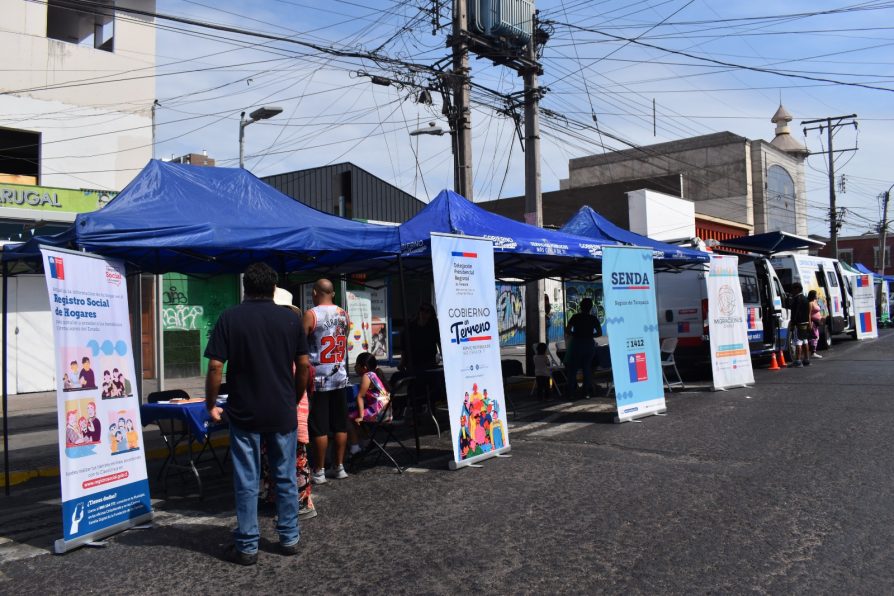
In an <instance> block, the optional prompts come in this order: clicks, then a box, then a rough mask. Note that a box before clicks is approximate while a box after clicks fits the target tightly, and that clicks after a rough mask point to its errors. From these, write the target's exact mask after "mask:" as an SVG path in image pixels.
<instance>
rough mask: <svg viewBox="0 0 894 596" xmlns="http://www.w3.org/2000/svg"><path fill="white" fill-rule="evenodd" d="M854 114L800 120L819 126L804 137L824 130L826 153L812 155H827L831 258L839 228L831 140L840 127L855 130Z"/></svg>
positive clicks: (836, 255)
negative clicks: (826, 144)
mask: <svg viewBox="0 0 894 596" xmlns="http://www.w3.org/2000/svg"><path fill="white" fill-rule="evenodd" d="M856 117H857V115H856V114H851V115H850V116H832V117H829V118H818V119H816V120H802V121H801V125H802V126H803V125H806V124H819V123H824V124H820V125H819V126H814V127H812V128H805V129H804V136H805V137H806V136H807V132H808V131H811V130H818V131H819V132H820V134H822V133H823V129H825V130H826V133H827V138H828V143H829V148H828V150H826V151H820V152H819V153H814V155H822V154H823V153H828V154H829V238H830V239H831V242H832V258H833V259H837V258H838V228H839V227H841V223H840V222H839V221H838V209H837V207H836V206H835V198H836V197H835V153H836V150H835V149H834V148H833V147H832V139H833V138H834V136H835V131H836V130H837V129H838V128H841V127H842V126H851V125H853V126H854V128H857V122H856V120H855V118H856ZM856 150H857V148H856V147H853V148H850V149H838V150H837V152H839V153H841V152H844V151H856Z"/></svg>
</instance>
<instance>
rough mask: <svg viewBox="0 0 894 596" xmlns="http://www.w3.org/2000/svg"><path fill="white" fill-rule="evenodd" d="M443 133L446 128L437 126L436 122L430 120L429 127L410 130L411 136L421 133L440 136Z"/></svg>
mask: <svg viewBox="0 0 894 596" xmlns="http://www.w3.org/2000/svg"><path fill="white" fill-rule="evenodd" d="M443 134H444V129H443V128H441V127H440V126H437V125H436V124H435V123H434V122H429V123H428V128H417V129H416V130H412V131H410V136H411V137H418V136H419V135H434V136H437V137H439V136H441V135H443Z"/></svg>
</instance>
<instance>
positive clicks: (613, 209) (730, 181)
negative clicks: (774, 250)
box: [482, 105, 807, 240]
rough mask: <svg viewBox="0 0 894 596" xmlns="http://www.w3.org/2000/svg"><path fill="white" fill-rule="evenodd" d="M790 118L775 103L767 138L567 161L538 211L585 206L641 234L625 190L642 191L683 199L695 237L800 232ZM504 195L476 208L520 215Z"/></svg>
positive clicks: (712, 140)
mask: <svg viewBox="0 0 894 596" xmlns="http://www.w3.org/2000/svg"><path fill="white" fill-rule="evenodd" d="M791 120H792V116H791V115H790V114H789V113H788V112H787V111H786V110H785V108H784V107H782V106H781V105H780V106H779V109H778V110H777V111H776V113H775V114H774V115H773V117H772V119H771V122H772V123H774V124H776V131H775V137H774V138H773V140H772V141H769V142H767V141H764V140H762V139H758V140H749V139H747V138H745V137H742V136H740V135H737V134H734V133H731V132H719V133H714V134H709V135H704V136H699V137H693V138H689V139H682V140H678V141H671V142H667V143H659V144H656V145H648V146H644V147H639V148H635V149H627V150H624V151H615V152H612V153H604V154H601V155H590V156H587V157H581V158H577V159H572V160H570V161H569V164H568V174H569V176H568V178H567V179H566V180H563V181H562V183H561V190H559V191H557V192H554V193H544V203H543V204H544V214H546V213H554V212H555V213H573V212H574V211H576V210H577V208H579V207H580V206H581V205H584V204H589V205H590V206H591V207H593V208H594V209H596V210H597V211H599V212H600V213H603V214H604V215H605V216H606V217H608V218H609V219H611V220H612V221H614V222H615V223H617V224H618V225H622V226H624V227H628V228H629V229H632V230H633V231H636V232H638V233H647V232H648V229H643V228H639V229H634V228H633V227H631V224H633V225H634V226H637V225H640V224H641V223H642V221H643V220H642V217H640V216H638V215H636V211H637V209H638V207H636V206H632V205H631V203H630V198H629V193H630V192H632V191H636V190H641V189H646V190H652V191H658V192H661V193H664V194H666V195H672V196H675V197H677V198H683V199H686V200H688V201H691V202H692V203H693V204H694V212H695V224H694V226H695V235H697V236H699V237H701V238H703V239H708V238H715V239H717V240H724V239H727V238H730V237H733V236H737V235H743V234H750V233H762V232H769V231H774V230H784V231H788V232H793V233H796V234H801V235H806V234H807V200H806V191H805V187H804V159H805V158H806V156H807V150H806V149H805V148H804V147H803V146H802V145H801V144H800V143H799V142H798V141H797V140H795V139H794V138H793V137H792V136H791V132H790V130H789V122H790V121H791ZM622 195H623V196H622ZM506 201H515V205H511V204H507V205H505V206H503V205H501V206H499V207H498V206H497V205H498V204H501V203H503V202H504V201H491V202H488V203H482V206H483V207H485V208H487V209H492V210H494V211H498V212H501V213H503V214H505V215H511V216H512V217H514V218H516V219H522V218H523V211H522V209H523V205H524V202H523V200H519V199H515V200H513V199H507V200H506ZM510 205H511V206H510ZM655 206H657V203H656V204H655ZM509 212H511V214H510V213H509ZM631 217H632V218H633V221H631ZM625 218H626V219H627V221H624V219H625ZM565 219H566V220H567V217H566V218H565ZM647 219H648V218H647ZM637 222H639V223H637ZM558 223H564V221H562V222H558ZM680 237H683V234H681V235H680Z"/></svg>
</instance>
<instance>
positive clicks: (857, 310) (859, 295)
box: [850, 275, 878, 339]
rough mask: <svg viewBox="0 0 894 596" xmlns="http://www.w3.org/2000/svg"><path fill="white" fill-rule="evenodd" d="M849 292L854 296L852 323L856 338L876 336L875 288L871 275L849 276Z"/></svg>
mask: <svg viewBox="0 0 894 596" xmlns="http://www.w3.org/2000/svg"><path fill="white" fill-rule="evenodd" d="M850 282H851V293H852V294H853V296H854V324H855V326H856V328H857V339H868V338H870V337H878V323H877V321H876V320H875V288H874V286H873V279H872V276H871V275H853V276H850Z"/></svg>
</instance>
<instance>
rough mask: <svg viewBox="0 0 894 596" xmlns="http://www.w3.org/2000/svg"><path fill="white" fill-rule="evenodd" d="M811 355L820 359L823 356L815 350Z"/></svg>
mask: <svg viewBox="0 0 894 596" xmlns="http://www.w3.org/2000/svg"><path fill="white" fill-rule="evenodd" d="M810 357H811V358H820V359H822V356H820V355H819V354H817V353H816V352H814V353H813V354H811V355H810Z"/></svg>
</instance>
